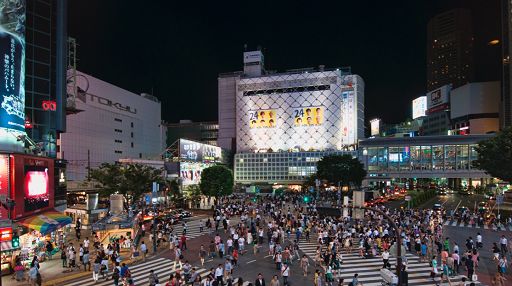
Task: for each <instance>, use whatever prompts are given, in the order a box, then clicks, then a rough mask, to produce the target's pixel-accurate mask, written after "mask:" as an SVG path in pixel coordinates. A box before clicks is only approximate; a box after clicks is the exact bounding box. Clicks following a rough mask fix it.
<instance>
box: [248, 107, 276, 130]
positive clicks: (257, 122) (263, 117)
mask: <svg viewBox="0 0 512 286" xmlns="http://www.w3.org/2000/svg"><path fill="white" fill-rule="evenodd" d="M249 122H250V123H249V126H250V127H251V128H273V127H275V126H276V111H275V110H273V109H270V110H255V111H249Z"/></svg>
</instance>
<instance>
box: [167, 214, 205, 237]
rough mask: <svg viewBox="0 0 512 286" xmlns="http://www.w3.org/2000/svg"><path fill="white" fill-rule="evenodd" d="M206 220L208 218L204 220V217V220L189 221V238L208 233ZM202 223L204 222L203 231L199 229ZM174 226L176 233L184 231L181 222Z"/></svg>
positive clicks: (179, 233)
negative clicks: (205, 224)
mask: <svg viewBox="0 0 512 286" xmlns="http://www.w3.org/2000/svg"><path fill="white" fill-rule="evenodd" d="M205 222H206V220H204V219H203V220H192V221H187V234H186V235H187V240H189V239H193V238H196V237H199V236H202V235H205V234H208V229H207V228H206V227H204V223H205ZM201 223H202V224H203V231H202V232H201V231H200V229H199V226H200V225H201ZM173 227H174V231H173V233H174V234H177V235H181V234H182V233H183V225H182V223H181V222H180V223H179V224H176V225H174V226H173Z"/></svg>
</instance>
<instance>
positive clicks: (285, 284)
mask: <svg viewBox="0 0 512 286" xmlns="http://www.w3.org/2000/svg"><path fill="white" fill-rule="evenodd" d="M281 276H282V277H283V286H288V277H289V276H290V267H288V263H286V262H285V263H284V264H283V266H282V267H281Z"/></svg>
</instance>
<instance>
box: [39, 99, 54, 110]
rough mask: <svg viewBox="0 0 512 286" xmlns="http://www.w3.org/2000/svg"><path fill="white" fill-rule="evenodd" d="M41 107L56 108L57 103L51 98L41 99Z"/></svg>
mask: <svg viewBox="0 0 512 286" xmlns="http://www.w3.org/2000/svg"><path fill="white" fill-rule="evenodd" d="M42 108H43V110H44V111H55V110H57V103H56V102H55V101H53V100H43V104H42Z"/></svg>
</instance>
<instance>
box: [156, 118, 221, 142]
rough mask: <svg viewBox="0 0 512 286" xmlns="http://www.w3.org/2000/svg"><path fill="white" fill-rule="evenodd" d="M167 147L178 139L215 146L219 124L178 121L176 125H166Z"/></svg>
mask: <svg viewBox="0 0 512 286" xmlns="http://www.w3.org/2000/svg"><path fill="white" fill-rule="evenodd" d="M164 127H166V128H167V144H166V145H167V146H170V145H171V144H173V143H174V142H176V141H177V140H178V139H189V140H193V141H196V142H200V143H203V144H208V145H213V146H217V138H218V134H219V124H218V123H217V122H192V121H191V120H180V122H178V123H166V124H164Z"/></svg>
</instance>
